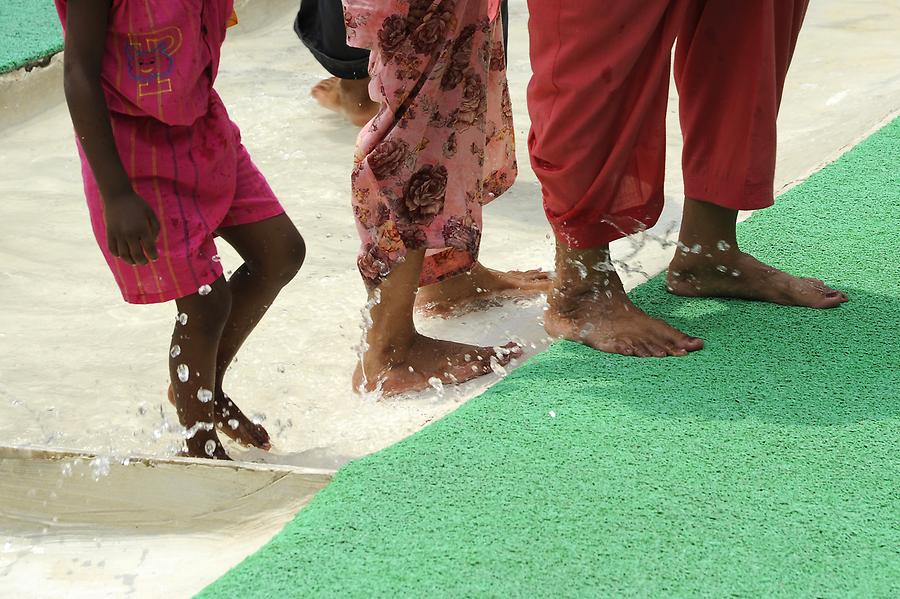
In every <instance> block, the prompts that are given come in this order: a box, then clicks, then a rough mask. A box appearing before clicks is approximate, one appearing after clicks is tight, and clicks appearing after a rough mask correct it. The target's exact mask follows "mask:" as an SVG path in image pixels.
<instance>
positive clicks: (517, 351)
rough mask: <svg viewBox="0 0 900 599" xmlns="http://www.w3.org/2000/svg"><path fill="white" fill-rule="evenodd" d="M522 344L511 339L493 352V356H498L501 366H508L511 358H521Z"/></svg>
mask: <svg viewBox="0 0 900 599" xmlns="http://www.w3.org/2000/svg"><path fill="white" fill-rule="evenodd" d="M522 351H523V350H522V346H521V345H519V344H518V343H516V342H514V341H510V342H509V343H507V344H506V345H503V346H501V347H499V348H497V349H496V350H494V352H493V356H494V357H496V358H497V361H498V362H499V363H500V365H501V366H506V365H507V364H509V363H510V361H511V360H514V359H517V358H521V357H522Z"/></svg>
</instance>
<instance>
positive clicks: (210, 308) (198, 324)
mask: <svg viewBox="0 0 900 599" xmlns="http://www.w3.org/2000/svg"><path fill="white" fill-rule="evenodd" d="M176 304H177V306H178V312H179V320H178V321H177V322H176V323H175V332H174V333H173V334H172V349H171V351H170V353H169V374H170V376H171V381H172V394H171V397H172V399H173V400H174V403H175V407H176V409H177V411H178V420H179V421H180V422H181V425H182V426H184V427H185V428H186V429H188V437H189V438H188V439H186V440H185V447H186V451H185V453H186V455H189V456H192V457H198V458H215V459H220V460H227V459H229V457H228V454H227V453H225V449H224V448H223V447H222V444H221V442H220V441H219V438H218V436H217V435H216V430H215V426H214V422H215V417H214V414H213V410H214V402H213V395H214V393H213V391H214V389H215V388H216V353H217V350H218V347H219V340H220V339H221V337H222V330H223V329H224V327H225V322H226V320H227V319H228V313H229V311H230V310H231V293H230V291H229V290H228V284H227V283H226V282H225V279H224V277H223V278H219V279H218V280H217V281H216V282H215V283H213V284H212V292H210V293H209V294H208V295H200V294H199V293H195V294H193V295H189V296H187V297H183V298H181V299H179V300H177V301H176ZM182 323H183V324H182Z"/></svg>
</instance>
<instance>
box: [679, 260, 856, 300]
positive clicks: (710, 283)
mask: <svg viewBox="0 0 900 599" xmlns="http://www.w3.org/2000/svg"><path fill="white" fill-rule="evenodd" d="M711 255H712V257H711V258H710V257H707V255H706V254H693V253H691V252H685V251H678V252H677V253H676V254H675V258H674V259H673V260H672V263H671V264H670V265H669V274H668V278H667V286H668V289H669V292H670V293H673V294H675V295H680V296H685V297H727V298H738V299H746V300H755V301H761V302H771V303H773V304H781V305H784V306H804V307H807V308H836V307H837V306H840V305H841V304H843V303H844V302H846V301H848V299H849V298H848V297H847V294H845V293H844V292H842V291H838V290H836V289H832V288H831V287H829V286H828V285H826V284H825V283H824V282H822V281H820V280H819V279H812V278H801V277H795V276H793V275H789V274H788V273H786V272H782V271H780V270H778V269H776V268H773V267H771V266H768V265H766V264H763V263H762V262H760V261H759V260H757V259H756V258H754V257H753V256H751V255H750V254H745V253H744V252H742V251H740V250H738V249H737V248H730V247H728V248H726V249H724V251H723V250H714V251H712V252H711Z"/></svg>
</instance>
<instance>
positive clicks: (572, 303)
mask: <svg viewBox="0 0 900 599" xmlns="http://www.w3.org/2000/svg"><path fill="white" fill-rule="evenodd" d="M604 287H606V288H605V290H604V291H599V290H593V291H588V292H584V293H580V294H567V295H563V294H560V293H558V292H554V294H553V296H551V301H550V306H549V307H548V309H547V312H546V313H545V316H544V328H545V330H546V331H547V333H548V334H549V335H550V336H551V337H554V338H557V339H568V340H570V341H576V342H578V343H583V344H585V345H587V346H589V347H592V348H594V349H597V350H600V351H603V352H607V353H611V354H621V355H623V356H636V357H641V358H651V357H654V358H665V357H667V356H686V355H687V354H688V353H690V352H693V351H697V350H699V349H703V340H702V339H697V338H696V337H691V336H689V335H685V334H684V333H682V332H681V331H679V330H678V329H676V328H675V327H673V326H671V325H669V324H668V323H666V322H664V321H662V320H659V319H657V318H653V317H652V316H649V315H648V314H646V313H644V312H642V311H641V310H640V309H639V308H638V307H637V306H635V305H634V304H633V303H632V302H631V300H630V299H628V295H626V293H625V289H624V288H623V287H622V283H621V281H619V278H618V276H615V277H614V280H613V281H610V285H609V286H604Z"/></svg>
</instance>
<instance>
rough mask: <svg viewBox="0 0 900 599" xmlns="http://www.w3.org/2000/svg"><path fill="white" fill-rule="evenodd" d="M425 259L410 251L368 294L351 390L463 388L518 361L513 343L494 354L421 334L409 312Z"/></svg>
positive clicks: (387, 392)
mask: <svg viewBox="0 0 900 599" xmlns="http://www.w3.org/2000/svg"><path fill="white" fill-rule="evenodd" d="M424 258H425V252H424V250H416V251H409V252H408V253H407V254H406V259H405V260H404V261H403V262H400V263H398V264H397V265H396V266H395V267H394V269H393V270H392V271H391V274H390V275H388V276H387V277H386V278H385V279H384V281H383V282H382V283H381V284H380V285H379V286H378V287H376V288H375V289H373V290H372V291H371V293H370V294H369V296H370V298H374V297H378V298H379V299H378V301H373V302H372V303H374V304H375V305H374V306H373V307H372V311H371V318H372V326H371V328H370V329H369V331H368V333H367V336H366V345H367V347H366V349H365V352H364V353H363V356H362V360H361V362H360V365H359V366H358V367H357V369H356V373H355V374H354V376H353V386H354V388H355V389H357V390H359V389H364V390H365V391H374V390H375V389H377V388H378V387H379V386H381V390H382V392H383V393H384V394H385V395H396V394H398V393H404V392H409V391H420V390H422V389H427V388H428V387H429V385H430V384H431V382H432V381H433V380H434V379H438V380H440V381H441V383H443V384H454V383H462V382H465V381H468V380H470V379H473V378H476V377H479V376H482V375H484V374H488V373H489V372H491V370H492V367H491V361H492V360H496V362H497V363H498V364H499V365H501V366H503V365H506V364H508V363H509V361H510V360H511V359H512V358H515V357H518V356H519V355H521V348H519V347H518V346H517V345H516V344H514V343H509V344H507V345H505V346H503V348H499V349H498V348H493V347H477V346H474V345H465V344H462V343H453V342H451V341H442V340H438V339H431V338H429V337H425V336H424V335H421V334H419V332H418V331H416V327H415V325H414V324H413V307H414V304H415V301H416V290H417V288H418V283H419V276H420V274H421V272H422V262H423V260H424ZM379 296H380V297H379Z"/></svg>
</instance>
